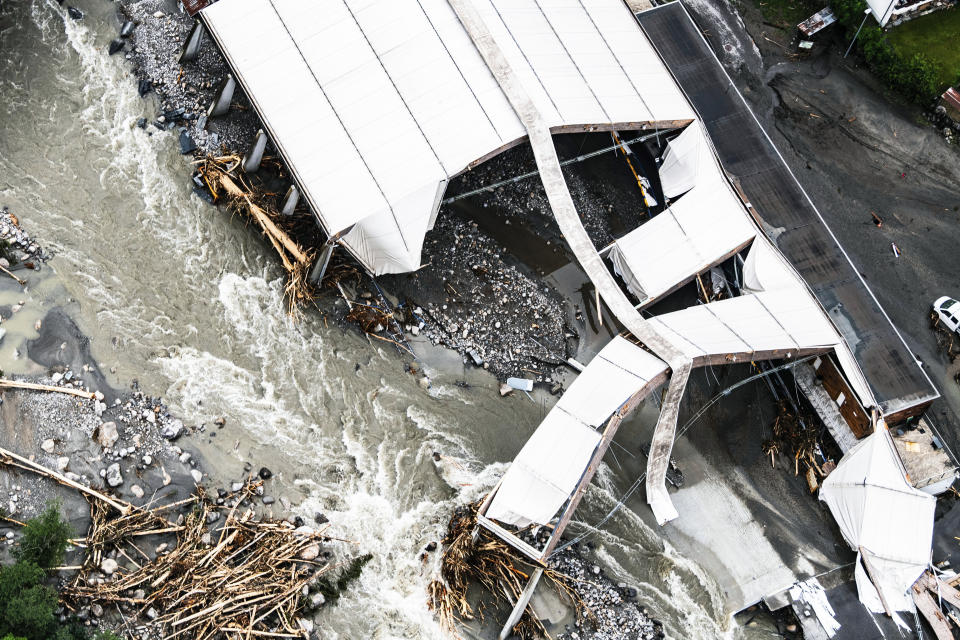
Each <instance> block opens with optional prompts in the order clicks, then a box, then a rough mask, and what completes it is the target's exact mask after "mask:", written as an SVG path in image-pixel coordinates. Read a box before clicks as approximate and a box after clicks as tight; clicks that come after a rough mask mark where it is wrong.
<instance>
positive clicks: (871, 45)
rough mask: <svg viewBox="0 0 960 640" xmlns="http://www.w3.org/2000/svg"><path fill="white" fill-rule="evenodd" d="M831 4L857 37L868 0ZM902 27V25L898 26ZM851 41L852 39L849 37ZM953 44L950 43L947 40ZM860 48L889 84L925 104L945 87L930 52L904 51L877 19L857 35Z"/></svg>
mask: <svg viewBox="0 0 960 640" xmlns="http://www.w3.org/2000/svg"><path fill="white" fill-rule="evenodd" d="M830 6H831V7H833V12H834V14H835V15H836V16H837V21H838V22H839V23H840V24H841V25H842V26H843V27H844V28H845V29H846V37H847V38H848V39H849V38H853V36H854V34H855V33H856V32H857V28H858V27H859V26H860V24H861V22H862V21H863V12H864V10H865V9H866V8H867V4H866V2H865V1H864V0H832V2H831V3H830ZM898 28H900V27H898ZM848 41H849V40H848ZM947 44H949V43H947ZM857 50H858V51H859V52H860V53H861V54H862V55H863V57H864V59H866V61H867V64H868V65H869V67H870V70H871V71H873V73H874V74H875V75H876V76H877V77H878V78H880V80H881V81H883V83H884V84H886V85H887V86H888V87H890V88H891V89H893V90H894V91H896V92H897V93H899V94H900V95H902V96H904V97H905V98H907V99H908V100H911V101H913V102H916V103H918V104H921V105H925V104H927V103H929V102H930V101H932V100H933V99H934V98H935V97H936V96H937V95H939V93H940V92H941V91H942V90H943V86H942V84H941V82H940V74H939V71H938V67H937V65H936V64H934V63H933V62H932V61H931V60H930V58H928V57H927V54H926V52H921V51H917V52H913V53H910V54H906V53H904V54H901V52H900V51H898V50H897V49H895V48H894V47H893V45H891V44H890V41H889V40H888V39H887V36H886V34H885V33H884V31H883V30H882V29H881V28H880V27H879V26H878V25H877V23H876V22H875V21H874V20H873V19H868V20H867V23H866V24H865V25H864V27H863V29H862V30H861V31H860V36H859V37H858V38H857Z"/></svg>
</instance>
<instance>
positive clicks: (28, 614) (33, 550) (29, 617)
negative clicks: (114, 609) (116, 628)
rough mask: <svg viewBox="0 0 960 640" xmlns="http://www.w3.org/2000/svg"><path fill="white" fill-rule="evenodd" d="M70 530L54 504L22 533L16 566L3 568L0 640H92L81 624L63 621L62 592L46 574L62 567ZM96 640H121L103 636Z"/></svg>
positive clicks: (28, 524)
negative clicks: (60, 610) (60, 609)
mask: <svg viewBox="0 0 960 640" xmlns="http://www.w3.org/2000/svg"><path fill="white" fill-rule="evenodd" d="M71 535H72V531H71V530H70V525H69V524H67V523H66V522H65V521H64V520H63V518H62V517H61V516H60V506H59V505H58V504H52V505H50V506H48V507H47V509H46V511H44V512H43V513H42V514H41V515H40V516H38V517H36V518H33V519H31V520H29V521H28V522H27V524H26V526H25V527H24V529H23V537H22V538H21V539H20V547H19V548H18V549H17V550H16V552H15V553H14V556H15V557H16V559H17V561H16V563H14V564H12V565H4V566H0V638H2V640H89V638H90V635H89V632H88V631H87V630H86V629H85V628H84V627H83V625H81V624H79V623H78V622H76V621H69V620H68V621H67V622H65V623H62V622H60V620H59V618H58V617H57V615H56V613H55V611H56V609H57V592H56V590H54V589H53V588H52V587H51V586H49V585H48V584H47V583H48V582H49V578H48V576H47V570H48V569H51V568H53V567H55V566H57V565H58V564H60V563H61V562H63V557H64V553H65V552H66V548H67V542H68V540H69V539H70V536H71ZM94 640H119V638H118V637H117V636H116V635H114V634H113V633H111V632H100V633H98V634H97V635H95V636H94Z"/></svg>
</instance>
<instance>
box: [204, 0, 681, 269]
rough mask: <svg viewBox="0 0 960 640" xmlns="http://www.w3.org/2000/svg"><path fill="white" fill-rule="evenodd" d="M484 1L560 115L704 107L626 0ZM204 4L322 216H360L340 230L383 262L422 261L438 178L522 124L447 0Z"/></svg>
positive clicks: (365, 254)
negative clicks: (686, 94) (682, 88)
mask: <svg viewBox="0 0 960 640" xmlns="http://www.w3.org/2000/svg"><path fill="white" fill-rule="evenodd" d="M473 1H474V3H475V5H476V8H477V10H478V12H479V13H480V14H481V15H482V17H483V19H484V20H485V21H486V23H487V26H488V28H489V30H490V33H491V35H492V36H493V38H494V39H495V40H496V43H497V45H498V46H499V47H500V48H501V49H502V50H503V52H504V55H505V56H506V58H507V60H508V62H509V63H510V64H511V66H512V67H513V69H514V70H515V72H516V74H517V76H518V78H519V79H520V81H521V82H522V84H523V85H524V89H525V90H526V91H527V92H528V93H529V94H530V96H531V98H532V100H533V101H534V103H535V104H536V106H537V108H538V109H539V110H540V111H541V113H542V114H543V117H544V119H545V121H546V122H548V123H549V125H550V126H552V127H557V126H576V125H610V124H615V123H641V122H647V121H650V120H653V119H662V120H682V119H688V118H692V117H693V116H692V111H691V109H690V107H689V106H688V105H687V104H686V103H685V102H684V101H683V99H682V96H681V94H680V92H679V90H678V89H677V87H676V85H675V84H674V82H673V80H672V78H671V77H670V75H669V73H668V72H667V70H666V69H665V68H664V66H663V65H662V63H661V62H660V60H659V58H658V57H657V55H656V53H655V52H654V51H653V49H652V47H651V46H650V44H649V43H648V42H647V40H646V38H645V36H644V35H643V33H642V31H641V30H640V28H639V25H637V23H636V20H635V19H634V17H633V16H632V15H631V14H630V12H629V11H628V10H627V9H626V8H625V7H624V6H623V5H622V3H621V2H620V0H591V2H589V3H585V2H581V0H509V1H508V0H473ZM202 15H203V18H204V22H205V24H206V25H207V27H208V29H209V30H210V32H211V33H212V34H213V35H214V37H215V38H216V39H217V41H218V43H219V44H220V46H221V48H222V49H223V51H224V53H225V55H226V56H227V58H228V60H229V62H230V65H231V67H232V68H233V70H234V72H235V74H236V76H237V79H238V80H239V82H240V83H241V85H242V86H243V88H244V90H245V91H246V93H247V96H248V97H249V98H250V99H251V101H252V102H253V104H254V106H255V108H256V109H257V112H258V113H259V115H260V117H261V119H262V120H263V123H264V125H265V127H266V129H267V131H268V133H269V134H270V138H271V140H272V141H273V143H274V144H275V145H276V147H277V148H278V149H279V150H280V152H281V154H282V155H283V156H284V159H285V160H286V163H287V165H288V167H289V168H290V170H291V172H292V173H293V175H294V177H295V178H296V180H297V182H298V184H299V186H300V188H301V191H302V193H303V195H304V197H305V199H306V200H307V202H308V203H309V204H310V206H311V208H312V209H313V211H314V213H315V214H316V215H317V217H318V219H319V220H320V221H321V223H322V224H323V226H324V227H325V229H326V230H327V231H328V232H330V233H336V232H340V231H344V230H346V229H347V228H349V227H351V225H356V228H355V229H354V230H353V231H352V232H351V233H349V234H347V235H346V236H344V238H343V242H344V244H345V245H347V247H348V248H349V249H350V250H351V251H352V252H353V253H354V254H355V255H356V256H357V257H358V258H359V259H360V260H361V262H363V263H364V264H366V265H367V266H368V267H370V268H371V269H373V270H374V271H376V272H377V273H385V272H403V271H410V270H414V269H416V268H418V267H419V263H420V255H419V248H420V247H421V246H422V237H423V235H424V234H425V233H426V230H427V224H428V223H429V220H430V218H431V215H430V214H431V213H432V210H431V209H432V207H434V205H435V204H436V203H437V198H436V197H435V195H436V192H437V189H438V188H439V187H440V186H441V185H442V184H443V183H444V182H445V181H446V180H448V179H449V178H450V177H451V176H453V175H455V174H457V173H459V172H461V171H463V170H464V169H466V168H467V167H468V166H469V165H470V164H471V163H472V162H474V161H476V160H477V159H479V158H482V157H486V156H488V155H490V154H491V153H494V152H496V151H497V150H498V149H501V148H504V147H505V146H507V145H509V144H510V143H512V142H514V141H515V140H517V139H519V138H521V137H523V136H524V135H525V129H524V127H523V125H522V124H521V122H520V120H519V119H518V118H517V116H516V114H515V113H514V111H513V109H512V107H511V106H510V103H509V101H508V100H507V98H506V96H505V95H504V94H503V91H502V90H501V89H500V87H499V85H498V84H497V81H496V80H495V78H494V76H493V74H492V73H491V72H490V70H489V69H488V68H487V66H486V63H485V62H484V60H483V58H482V57H481V56H480V54H479V52H478V51H477V49H476V47H475V46H474V44H473V42H472V40H471V39H470V36H469V34H468V33H467V32H466V30H465V29H464V28H463V25H462V24H461V23H460V21H459V20H458V18H457V16H456V13H455V12H454V11H453V9H452V8H451V7H450V5H449V4H448V2H447V1H446V0H328V1H326V2H315V1H314V0H221V1H220V2H217V3H215V4H213V5H211V6H209V7H207V8H206V9H204V10H203V13H202ZM426 194H429V197H428V195H426ZM419 207H427V208H428V210H427V211H425V212H421V211H420V210H419ZM383 225H387V226H388V227H393V228H384V227H383ZM374 264H376V265H377V267H375V268H374V267H373V265H374Z"/></svg>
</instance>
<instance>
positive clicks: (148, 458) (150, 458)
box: [141, 455, 153, 467]
mask: <svg viewBox="0 0 960 640" xmlns="http://www.w3.org/2000/svg"><path fill="white" fill-rule="evenodd" d="M141 460H142V461H143V464H145V465H146V466H148V467H149V466H150V465H151V464H153V456H149V455H146V456H143V458H141Z"/></svg>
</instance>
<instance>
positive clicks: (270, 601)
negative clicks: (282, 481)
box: [63, 480, 327, 640]
mask: <svg viewBox="0 0 960 640" xmlns="http://www.w3.org/2000/svg"><path fill="white" fill-rule="evenodd" d="M259 485H260V480H251V481H248V482H247V483H246V484H245V485H244V486H243V488H242V489H240V491H237V492H234V493H232V494H228V495H227V496H226V498H224V501H225V503H227V504H233V506H232V507H230V508H229V509H227V508H226V507H217V506H215V505H214V504H213V503H212V501H210V500H209V499H208V498H207V497H206V495H205V494H204V493H203V491H202V489H199V488H198V490H197V493H196V495H194V496H193V497H191V498H190V499H188V500H186V501H181V502H178V503H174V504H173V505H166V506H162V507H157V508H155V509H151V510H135V511H132V512H131V513H130V514H128V515H126V516H120V517H115V518H113V517H110V515H111V514H110V511H111V509H110V507H109V506H106V505H102V504H99V503H97V502H92V503H91V506H92V516H93V525H92V527H91V530H90V533H89V535H88V536H87V543H88V545H89V553H88V554H87V561H86V562H85V563H84V565H83V567H82V569H81V570H80V572H79V574H78V575H77V577H76V579H75V580H74V581H73V584H71V585H70V586H69V587H68V588H67V589H66V590H64V592H63V593H64V595H65V597H66V598H68V599H69V600H72V601H75V602H82V601H84V600H87V599H90V600H96V601H98V602H111V601H113V602H128V603H131V604H134V605H136V606H137V607H139V609H140V611H141V612H143V613H146V612H147V611H148V610H149V609H150V608H153V609H154V612H160V613H157V614H156V618H155V622H156V623H159V624H161V625H163V628H164V630H165V632H166V636H165V637H166V638H174V637H185V638H196V639H198V640H203V639H206V638H220V637H227V638H231V637H249V636H251V635H252V636H271V637H287V638H298V637H303V636H304V635H305V634H304V631H303V629H302V628H301V627H300V626H299V625H298V624H297V616H296V614H297V611H298V609H299V607H300V598H301V595H302V591H303V588H304V587H305V586H308V585H309V584H310V583H311V582H313V581H315V580H317V579H318V578H319V576H320V575H321V574H322V573H323V571H324V570H325V569H326V568H327V567H326V565H325V564H322V563H318V562H317V558H318V556H319V555H320V546H319V545H320V543H321V542H322V541H324V540H325V539H326V537H325V536H324V535H323V533H322V532H320V531H314V530H313V529H311V528H309V527H301V528H300V529H294V528H293V527H292V526H291V525H290V524H289V523H287V522H283V521H275V520H257V519H254V517H253V510H252V509H250V508H248V507H247V506H246V505H247V504H248V502H249V500H250V498H251V497H252V496H254V495H256V490H257V487H258V486H259ZM187 503H192V507H193V508H192V509H191V510H190V511H189V513H188V514H187V515H186V517H185V518H183V521H182V522H181V523H179V524H176V523H171V522H168V521H167V520H166V519H165V518H164V516H163V515H162V514H163V512H165V511H167V510H169V509H170V508H173V507H183V506H184V505H185V504H187ZM219 511H226V512H227V513H226V519H225V522H224V523H223V525H222V527H220V528H219V529H218V530H216V531H215V532H214V531H212V530H211V529H210V525H209V524H208V523H210V522H211V521H212V522H214V523H215V526H219V520H220V518H219V517H218V516H219V513H218V512H219ZM214 514H215V515H214ZM211 516H213V517H211ZM169 532H175V533H176V538H177V540H176V544H175V545H173V546H172V547H171V548H170V549H169V550H168V551H165V552H163V553H160V554H157V555H156V557H151V556H150V555H148V554H146V553H144V552H143V551H141V550H140V548H139V547H138V545H137V544H136V543H135V542H134V539H135V538H138V537H139V536H143V535H151V534H160V533H169ZM108 547H112V548H114V549H116V550H117V552H118V553H119V554H120V555H122V556H123V557H124V558H126V559H127V561H128V562H129V564H130V565H132V566H133V567H134V568H133V569H132V570H123V569H118V570H117V572H116V574H115V575H114V578H113V579H112V580H110V581H108V582H103V583H96V582H95V581H93V584H91V581H90V580H89V577H90V575H91V574H92V573H95V572H97V571H99V570H100V567H101V560H100V558H101V557H102V554H103V552H104V550H105V549H106V548H108Z"/></svg>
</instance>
